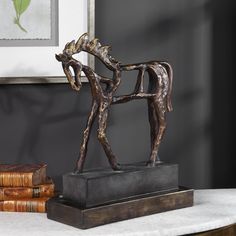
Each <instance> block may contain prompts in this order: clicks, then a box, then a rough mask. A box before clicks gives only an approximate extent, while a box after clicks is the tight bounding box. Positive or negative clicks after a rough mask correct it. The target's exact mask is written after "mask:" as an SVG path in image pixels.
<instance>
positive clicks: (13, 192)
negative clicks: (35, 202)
mask: <svg viewBox="0 0 236 236" xmlns="http://www.w3.org/2000/svg"><path fill="white" fill-rule="evenodd" d="M54 188H55V186H54V184H53V183H52V182H51V183H48V184H43V185H38V186H34V187H0V201H3V200H13V199H22V198H41V197H53V196H54Z"/></svg>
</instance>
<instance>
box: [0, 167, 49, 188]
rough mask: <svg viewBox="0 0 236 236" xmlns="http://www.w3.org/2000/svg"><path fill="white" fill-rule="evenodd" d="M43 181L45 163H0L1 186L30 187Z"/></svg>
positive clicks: (44, 179) (44, 180) (44, 177)
mask: <svg viewBox="0 0 236 236" xmlns="http://www.w3.org/2000/svg"><path fill="white" fill-rule="evenodd" d="M45 182H46V165H45V164H38V165H37V164H17V165H0V186H2V187H32V186H35V185H40V184H43V183H45Z"/></svg>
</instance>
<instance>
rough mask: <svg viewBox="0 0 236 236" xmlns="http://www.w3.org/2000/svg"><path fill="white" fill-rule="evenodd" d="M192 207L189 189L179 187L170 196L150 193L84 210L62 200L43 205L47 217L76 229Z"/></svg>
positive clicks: (55, 199)
mask: <svg viewBox="0 0 236 236" xmlns="http://www.w3.org/2000/svg"><path fill="white" fill-rule="evenodd" d="M192 205H193V190H191V189H186V188H180V189H179V190H178V191H175V192H171V193H162V194H160V193H152V194H149V195H148V194H147V195H146V197H138V198H135V199H132V200H127V201H121V202H118V203H112V204H107V205H101V206H97V207H92V208H88V209H83V208H80V207H78V206H76V205H73V204H72V203H71V202H69V201H68V200H65V199H63V198H54V199H50V200H49V201H48V202H47V217H48V219H51V220H55V221H58V222H61V223H64V224H67V225H71V226H74V227H76V228H80V229H88V228H91V227H95V226H99V225H103V224H108V223H112V222H116V221H121V220H126V219H131V218H135V217H140V216H145V215H150V214H154V213H160V212H164V211H169V210H174V209H179V208H184V207H190V206H192Z"/></svg>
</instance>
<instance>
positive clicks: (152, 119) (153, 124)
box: [56, 33, 172, 173]
mask: <svg viewBox="0 0 236 236" xmlns="http://www.w3.org/2000/svg"><path fill="white" fill-rule="evenodd" d="M109 50H110V47H109V46H102V45H101V43H100V42H99V40H98V39H96V38H95V39H93V40H91V41H90V40H89V37H88V34H87V33H85V34H83V35H82V36H81V37H80V38H79V39H78V41H77V42H75V40H73V41H71V42H69V43H67V44H66V45H65V48H64V50H63V52H62V53H61V54H58V55H56V59H57V60H58V61H60V62H61V63H62V68H63V70H64V73H65V75H66V77H67V79H68V81H69V83H70V85H71V87H72V89H74V90H76V91H80V89H81V87H82V83H81V73H82V72H83V73H84V74H85V76H86V77H87V79H88V81H89V84H90V87H91V94H92V108H91V111H90V114H89V116H88V120H87V124H86V128H85V130H84V133H83V141H82V144H81V147H80V155H79V158H78V160H77V164H76V168H75V172H77V173H80V172H82V171H83V166H84V162H85V158H86V153H87V145H88V140H89V135H90V131H91V127H92V125H93V123H94V120H95V118H96V116H98V133H97V137H98V140H99V142H100V143H101V145H102V147H103V149H104V151H105V153H106V156H107V158H108V161H109V163H110V166H111V168H112V169H113V170H120V169H121V166H120V165H119V164H118V162H117V158H116V156H115V155H114V153H113V152H112V149H111V146H110V144H109V142H108V139H107V136H106V128H107V119H108V111H109V107H110V106H111V105H114V104H120V103H124V102H128V101H131V100H134V99H144V98H145V99H147V103H148V114H149V123H150V129H151V155H150V158H149V160H148V161H147V165H148V166H155V165H156V164H158V163H160V159H159V157H158V150H159V146H160V143H161V141H162V138H163V134H164V132H165V129H166V112H169V111H171V110H172V105H171V98H170V96H171V90H172V68H171V66H170V65H169V64H168V63H167V62H158V61H150V62H146V63H139V64H129V65H122V64H121V63H120V62H118V61H117V60H115V59H114V58H113V57H111V56H110V55H109ZM81 51H84V52H87V53H89V54H92V55H93V56H95V57H96V58H98V59H100V60H101V61H102V63H103V64H104V65H105V66H106V67H107V68H108V69H109V70H111V71H112V72H113V78H107V77H103V76H101V75H98V74H97V73H95V72H94V70H93V69H91V68H90V67H89V66H86V65H83V64H82V63H81V62H79V61H78V60H76V59H75V58H73V55H74V54H77V53H80V52H81ZM132 70H137V71H138V76H137V82H136V85H135V88H134V92H133V93H131V94H128V95H121V96H115V92H116V90H117V88H118V87H119V85H120V83H121V75H122V72H123V71H132ZM145 72H147V73H148V75H149V87H148V89H147V90H148V91H147V92H145V91H144V74H145Z"/></svg>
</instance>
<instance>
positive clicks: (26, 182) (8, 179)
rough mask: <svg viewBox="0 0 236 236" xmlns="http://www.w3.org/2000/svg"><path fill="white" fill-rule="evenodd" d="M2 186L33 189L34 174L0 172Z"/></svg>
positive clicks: (0, 184)
mask: <svg viewBox="0 0 236 236" xmlns="http://www.w3.org/2000/svg"><path fill="white" fill-rule="evenodd" d="M0 186H3V187H31V186H33V173H17V172H0Z"/></svg>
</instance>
